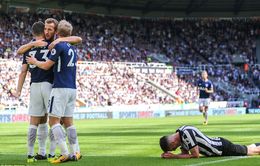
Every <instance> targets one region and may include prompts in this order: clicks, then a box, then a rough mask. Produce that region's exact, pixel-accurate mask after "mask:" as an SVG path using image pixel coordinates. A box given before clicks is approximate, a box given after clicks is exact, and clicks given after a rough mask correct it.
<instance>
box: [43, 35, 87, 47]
mask: <svg viewBox="0 0 260 166" xmlns="http://www.w3.org/2000/svg"><path fill="white" fill-rule="evenodd" d="M59 42H68V43H70V44H79V43H82V38H81V37H79V36H69V37H59V38H58V39H56V40H54V41H53V42H52V43H51V44H50V45H49V47H48V49H49V50H51V49H53V48H54V46H55V45H56V44H58V43H59Z"/></svg>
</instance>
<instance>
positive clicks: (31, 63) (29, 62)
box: [26, 56, 37, 65]
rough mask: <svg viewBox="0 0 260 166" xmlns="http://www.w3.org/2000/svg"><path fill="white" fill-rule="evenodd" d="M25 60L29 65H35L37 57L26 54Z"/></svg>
mask: <svg viewBox="0 0 260 166" xmlns="http://www.w3.org/2000/svg"><path fill="white" fill-rule="evenodd" d="M26 62H27V63H28V64H30V65H35V64H36V62H37V59H36V58H35V57H32V56H27V57H26Z"/></svg>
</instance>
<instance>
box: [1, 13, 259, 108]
mask: <svg viewBox="0 0 260 166" xmlns="http://www.w3.org/2000/svg"><path fill="white" fill-rule="evenodd" d="M47 17H54V18H57V19H62V18H66V19H67V20H68V21H70V22H72V24H73V25H74V35H79V36H81V37H82V38H83V43H82V45H79V46H77V48H78V49H77V50H78V56H79V60H80V61H94V62H97V61H103V62H108V63H105V64H103V65H98V66H92V65H89V66H88V65H87V66H84V65H83V66H82V65H81V67H79V76H78V80H77V83H78V85H79V86H78V87H79V93H78V97H79V98H81V99H83V100H84V102H86V103H87V104H88V105H92V106H97V105H114V104H140V103H150V104H151V103H153V104H156V103H171V102H173V100H172V99H171V98H169V97H167V96H166V95H165V94H163V93H161V92H160V91H159V90H157V89H155V88H153V87H152V86H150V85H148V84H145V83H144V82H143V81H141V80H140V79H138V76H137V75H138V72H137V71H134V70H133V69H129V68H126V67H119V68H118V67H115V65H113V62H144V63H147V62H149V61H150V58H149V55H151V54H164V55H165V56H166V57H168V58H169V59H170V64H171V65H172V66H173V67H176V66H193V67H196V66H199V65H204V64H210V65H212V66H213V67H209V68H207V70H208V71H209V75H210V79H213V81H214V82H226V83H228V84H230V85H232V86H233V87H234V88H235V89H236V90H235V91H236V92H237V93H233V94H230V93H228V92H226V91H225V90H224V89H223V88H221V86H220V85H219V84H216V85H215V88H217V90H215V91H216V93H214V95H213V99H214V100H228V99H233V98H238V97H239V94H238V92H241V90H242V92H243V93H252V92H257V93H258V94H259V87H258V88H256V87H257V85H259V80H260V74H259V73H260V69H259V66H254V65H253V64H254V63H255V62H256V59H255V56H254V55H255V52H256V43H255V38H256V31H257V27H259V24H260V20H259V19H256V18H248V19H226V20H223V19H222V20H220V19H187V20H185V19H183V20H170V19H133V18H126V17H124V18H122V17H107V16H97V15H86V14H76V13H73V14H71V13H63V12H60V11H57V10H38V11H37V12H36V13H18V12H15V11H10V13H8V14H0V24H1V26H0V57H1V58H2V59H6V60H4V63H2V62H3V61H2V62H1V65H0V69H1V71H0V74H1V75H0V92H1V93H0V100H1V103H3V101H4V102H6V103H15V104H17V102H16V100H15V98H14V97H12V91H13V90H14V89H15V86H16V83H17V82H15V79H17V78H18V75H17V74H18V72H19V68H17V66H18V65H19V62H18V61H19V60H21V56H19V55H17V54H16V51H17V49H18V48H19V46H21V45H22V44H25V43H27V42H29V41H30V40H31V35H30V28H31V25H32V23H33V22H34V21H36V20H44V19H45V18H47ZM237 57H238V59H242V61H243V62H245V63H247V64H249V66H250V69H249V71H245V70H243V69H242V68H240V67H235V66H232V65H230V64H231V63H232V62H233V61H234V60H236V58H237ZM9 63H10V64H9ZM219 64H223V65H224V67H223V66H220V67H218V65H219ZM251 66H252V67H251ZM251 73H252V74H251ZM145 77H149V78H150V79H151V80H153V81H155V82H157V83H159V84H160V85H161V86H164V87H166V88H167V89H169V90H170V91H171V92H172V93H176V94H178V95H180V96H181V97H183V98H184V99H185V102H192V101H195V100H196V98H197V94H196V90H195V87H194V84H195V82H196V80H197V79H198V75H197V74H193V75H180V76H179V75H178V76H177V75H176V73H172V74H146V75H145ZM249 78H253V79H252V80H251V79H249ZM27 84H29V82H28V81H27ZM25 86H26V85H25ZM93 87H95V88H93ZM2 92H3V93H2ZM115 92H116V93H115ZM28 94H29V91H28V90H26V91H24V93H23V96H22V97H21V101H20V104H21V103H22V104H26V103H27V101H28Z"/></svg>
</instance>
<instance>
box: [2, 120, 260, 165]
mask: <svg viewBox="0 0 260 166" xmlns="http://www.w3.org/2000/svg"><path fill="white" fill-rule="evenodd" d="M259 120H260V115H240V116H215V117H209V125H207V126H203V125H202V118H201V116H189V117H188V116H185V117H170V118H158V119H124V120H111V119H110V120H80V121H75V125H76V127H77V131H78V136H79V142H80V147H81V152H82V154H83V158H82V159H81V160H80V161H78V162H67V163H64V164H63V165H75V166H77V165H78V166H85V165H88V166H121V165H123V166H128V165H129V166H130V165H131V166H132V165H135V166H138V165H149V166H160V165H178V166H180V165H194V166H195V165H198V166H199V165H221V166H225V165H227V166H233V165H234V166H235V165H248V166H249V165H250V166H253V165H259V163H260V157H258V156H256V157H249V158H231V157H213V158H206V157H202V158H199V159H181V160H164V159H161V158H160V154H161V150H160V147H159V144H158V141H159V138H160V137H161V136H163V135H167V134H170V133H173V132H175V130H176V129H177V128H178V127H179V126H181V125H193V126H196V127H198V128H199V129H200V130H201V131H203V132H204V133H205V134H207V135H208V136H210V137H215V136H221V137H224V138H227V139H229V140H231V141H232V142H234V143H238V144H246V145H247V144H251V143H255V142H260V123H259V122H260V121H259ZM27 127H28V124H27V123H11V124H0V165H1V164H2V165H3V164H9V165H10V164H16V165H18V164H20V165H43V166H45V165H46V166H47V165H50V164H49V163H48V162H47V161H38V162H35V163H30V164H27V163H26V133H27ZM35 149H37V143H36V148H35ZM35 151H36V152H37V150H35ZM57 153H58V150H57ZM177 153H179V151H177Z"/></svg>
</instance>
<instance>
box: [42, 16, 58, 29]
mask: <svg viewBox="0 0 260 166" xmlns="http://www.w3.org/2000/svg"><path fill="white" fill-rule="evenodd" d="M44 23H45V24H52V23H53V24H54V28H55V30H57V26H58V23H59V22H58V20H56V19H55V18H47V19H46V20H45V22H44Z"/></svg>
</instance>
